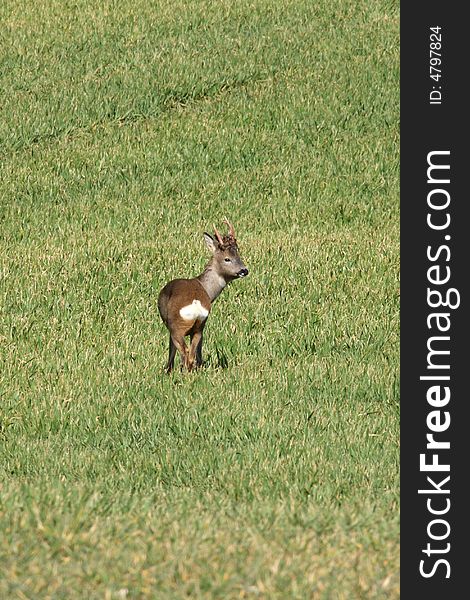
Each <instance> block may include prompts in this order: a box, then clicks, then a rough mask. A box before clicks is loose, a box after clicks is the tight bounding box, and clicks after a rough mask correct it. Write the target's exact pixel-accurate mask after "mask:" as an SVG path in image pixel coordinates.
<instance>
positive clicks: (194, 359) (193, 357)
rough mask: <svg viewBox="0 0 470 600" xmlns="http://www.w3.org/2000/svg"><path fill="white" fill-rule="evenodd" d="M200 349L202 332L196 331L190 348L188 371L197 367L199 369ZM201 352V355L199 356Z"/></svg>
mask: <svg viewBox="0 0 470 600" xmlns="http://www.w3.org/2000/svg"><path fill="white" fill-rule="evenodd" d="M200 347H202V331H196V332H195V333H193V335H192V336H191V346H190V348H189V358H188V371H191V370H192V369H193V367H194V365H196V367H199V365H200V364H201V363H200V362H199V356H200ZM198 352H199V354H198Z"/></svg>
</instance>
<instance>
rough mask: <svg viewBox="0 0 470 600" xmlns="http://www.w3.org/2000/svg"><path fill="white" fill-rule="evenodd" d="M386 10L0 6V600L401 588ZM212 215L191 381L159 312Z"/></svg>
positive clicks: (326, 594)
mask: <svg viewBox="0 0 470 600" xmlns="http://www.w3.org/2000/svg"><path fill="white" fill-rule="evenodd" d="M398 18H399V7H398V2H389V1H386V0H382V1H379V0H365V1H359V2H357V1H356V0H341V1H329V0H328V1H327V0H320V1H319V2H312V1H310V0H297V1H286V0H282V1H279V2H275V1H274V0H271V1H267V0H249V1H248V0H244V1H234V2H230V1H228V0H221V1H220V2H213V1H195V0H192V1H191V0H186V1H183V0H172V1H171V2H170V1H158V2H153V1H150V0H135V1H134V2H132V3H131V2H125V1H122V2H118V1H117V0H116V1H110V0H108V1H105V2H92V0H75V1H73V2H72V1H70V2H68V1H65V0H38V1H37V2H30V1H28V0H23V1H21V0H4V1H3V2H1V4H0V102H1V113H0V162H1V169H0V448H1V451H0V469H1V471H0V479H1V483H0V597H1V598H2V599H3V598H5V599H10V598H18V599H31V600H36V599H43V598H51V599H52V598H53V599H58V598H61V599H62V598H63V599H67V600H73V599H78V598H90V599H98V598H101V599H106V600H108V599H109V600H112V599H122V598H157V599H160V598H162V599H182V598H188V597H191V598H220V599H225V598H227V599H228V598H270V599H271V598H272V599H279V600H280V599H290V598H294V599H304V598H313V599H330V598H331V599H345V600H346V599H347V600H351V599H368V598H398V597H399V573H398V568H399V565H398V559H399V539H398V536H399V511H398V497H399V496H398V493H399V471H398V458H399V451H398V445H399V438H398V435H399V404H398V395H399V384H398V358H399V356H398V329H399V321H398V303H399V281H398V274H399V259H398V233H399V230H398V176H399V168H398V93H399V87H398V86H399V70H398V66H399V65H398V56H399V47H398V40H399V37H398V26H399V22H398ZM225 215H226V216H228V217H229V218H230V219H231V220H232V221H233V222H234V224H235V227H236V229H237V233H238V239H239V245H240V250H241V255H242V257H243V259H244V261H245V262H246V264H247V266H248V268H249V269H250V276H249V277H248V278H247V279H246V280H243V281H237V282H234V283H233V284H232V285H231V286H229V288H227V290H226V291H224V293H223V294H222V295H221V297H220V298H219V300H218V301H217V302H216V304H215V305H214V308H213V311H212V314H211V316H210V319H209V321H208V325H207V327H206V336H205V348H204V349H205V358H206V361H207V362H206V365H205V367H204V368H203V369H202V370H200V371H198V372H196V373H191V374H189V375H188V374H182V373H181V372H180V371H179V369H177V370H176V371H175V373H174V374H173V375H172V376H167V375H165V374H164V371H163V369H164V365H165V361H166V358H167V332H166V330H165V329H164V327H163V324H162V323H161V321H160V319H159V316H158V311H157V296H158V292H159V290H160V288H161V287H162V286H163V285H164V284H165V283H166V282H167V281H168V280H169V279H171V278H174V277H177V276H180V277H191V276H195V275H197V274H198V273H199V272H201V270H202V268H203V266H204V264H205V261H206V260H207V259H208V256H207V253H206V249H205V247H204V243H203V238H202V232H203V231H204V230H207V229H210V228H211V226H212V223H216V224H217V225H218V226H220V227H222V218H223V217H224V216H225Z"/></svg>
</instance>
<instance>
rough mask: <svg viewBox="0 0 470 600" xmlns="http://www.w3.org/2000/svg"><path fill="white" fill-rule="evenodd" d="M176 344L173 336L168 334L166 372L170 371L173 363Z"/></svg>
mask: <svg viewBox="0 0 470 600" xmlns="http://www.w3.org/2000/svg"><path fill="white" fill-rule="evenodd" d="M175 355H176V346H175V344H174V342H173V338H172V337H171V335H170V347H169V352H168V363H167V365H166V372H167V373H171V371H172V370H173V366H174V364H175Z"/></svg>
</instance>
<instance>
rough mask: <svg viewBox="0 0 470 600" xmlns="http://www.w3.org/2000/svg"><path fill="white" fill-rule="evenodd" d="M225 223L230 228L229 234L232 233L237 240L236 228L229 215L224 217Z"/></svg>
mask: <svg viewBox="0 0 470 600" xmlns="http://www.w3.org/2000/svg"><path fill="white" fill-rule="evenodd" d="M224 223H225V224H226V225H227V227H228V228H229V235H230V237H231V238H233V239H234V240H235V239H236V237H235V229H234V228H233V225H232V223H230V221H229V220H228V219H227V217H225V218H224Z"/></svg>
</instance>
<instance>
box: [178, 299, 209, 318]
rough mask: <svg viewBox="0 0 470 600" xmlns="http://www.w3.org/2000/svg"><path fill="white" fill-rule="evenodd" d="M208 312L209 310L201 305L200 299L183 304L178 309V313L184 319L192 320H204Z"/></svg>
mask: <svg viewBox="0 0 470 600" xmlns="http://www.w3.org/2000/svg"><path fill="white" fill-rule="evenodd" d="M208 314H209V311H208V310H207V308H204V307H203V306H202V304H201V302H200V300H193V302H192V304H188V305H187V306H183V308H181V309H180V315H181V316H182V317H183V319H184V320H185V321H194V320H195V319H200V320H201V321H204V319H207V315H208Z"/></svg>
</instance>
